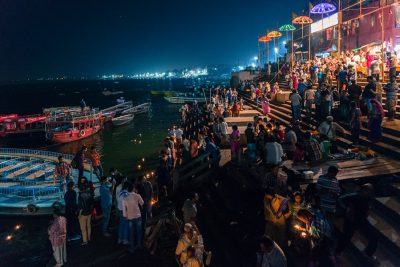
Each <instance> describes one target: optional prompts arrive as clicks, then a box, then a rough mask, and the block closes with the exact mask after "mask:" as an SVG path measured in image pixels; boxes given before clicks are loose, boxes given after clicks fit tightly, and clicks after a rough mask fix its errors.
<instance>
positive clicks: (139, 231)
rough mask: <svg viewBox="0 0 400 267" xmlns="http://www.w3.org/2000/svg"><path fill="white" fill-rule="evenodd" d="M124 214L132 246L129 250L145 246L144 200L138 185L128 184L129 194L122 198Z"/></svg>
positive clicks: (131, 251) (133, 250) (132, 250)
mask: <svg viewBox="0 0 400 267" xmlns="http://www.w3.org/2000/svg"><path fill="white" fill-rule="evenodd" d="M122 203H123V204H122V205H123V215H124V217H125V219H126V220H127V221H128V225H129V236H130V248H129V250H128V251H129V252H130V253H133V252H135V251H136V250H137V249H141V248H142V247H143V228H142V218H141V212H140V208H141V207H142V208H143V204H144V201H143V199H142V197H141V196H140V195H139V194H138V193H137V187H136V185H133V184H129V185H128V195H127V196H126V197H125V198H124V199H123V200H122Z"/></svg>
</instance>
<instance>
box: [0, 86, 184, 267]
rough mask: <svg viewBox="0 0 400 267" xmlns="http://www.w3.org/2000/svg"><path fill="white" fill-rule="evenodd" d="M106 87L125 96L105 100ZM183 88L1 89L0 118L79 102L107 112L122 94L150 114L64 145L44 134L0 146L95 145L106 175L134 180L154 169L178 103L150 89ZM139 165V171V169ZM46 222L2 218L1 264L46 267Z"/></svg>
mask: <svg viewBox="0 0 400 267" xmlns="http://www.w3.org/2000/svg"><path fill="white" fill-rule="evenodd" d="M105 88H107V89H109V90H114V91H123V92H124V93H123V94H121V95H114V96H104V95H103V94H102V91H103V90H104V89H105ZM184 89H185V84H184V81H183V80H151V81H149V80H147V81H146V80H121V81H75V82H66V81H56V82H35V83H30V84H13V85H3V86H0V94H1V97H0V114H10V113H18V114H35V113H40V112H41V111H42V108H45V107H56V106H72V105H73V106H78V105H79V102H80V100H81V99H82V98H83V99H85V101H86V104H87V105H88V106H91V107H99V108H106V107H109V106H113V105H115V104H116V99H117V98H118V97H120V96H123V97H124V98H125V99H126V100H132V101H133V103H134V105H137V104H141V103H144V102H151V111H150V112H149V113H148V114H141V115H138V116H136V117H135V118H134V121H133V122H132V123H131V124H129V125H126V126H121V127H113V126H112V125H105V127H104V130H102V131H101V132H100V133H98V134H97V135H94V136H92V137H89V138H86V139H84V140H81V141H77V142H73V143H69V144H65V145H53V144H50V143H48V142H46V141H45V138H44V134H43V135H38V136H35V137H34V138H23V139H21V138H18V139H5V140H4V139H3V140H0V147H18V148H30V149H44V150H51V151H57V152H63V153H71V154H72V153H75V152H76V151H77V150H78V149H79V148H80V147H81V146H82V144H86V145H89V146H90V145H96V146H97V148H98V149H99V151H100V153H101V155H102V162H103V167H104V170H105V174H108V169H109V168H110V167H112V166H113V167H116V168H117V169H118V170H120V171H121V172H122V173H123V174H125V175H127V176H128V177H131V178H133V177H135V176H137V175H138V174H139V173H140V172H142V173H143V172H144V171H146V172H150V171H152V170H153V169H154V164H155V163H156V162H157V160H156V159H157V153H158V151H159V150H160V149H161V142H162V140H163V138H164V137H165V136H166V135H167V133H168V129H169V128H170V126H171V125H172V124H175V123H177V122H178V121H179V113H178V109H179V105H174V104H169V103H168V102H166V101H165V100H164V99H163V97H161V96H152V95H151V93H150V90H178V91H180V90H184ZM143 158H144V159H145V163H143V162H142V159H143ZM139 163H140V165H141V166H142V169H141V171H138V169H137V166H138V164H139ZM150 163H151V164H150ZM150 165H151V166H150ZM48 221H49V218H33V219H32V218H23V217H22V218H18V217H13V218H10V217H0V222H1V223H0V266H3V264H4V266H6V265H8V266H26V265H29V266H44V265H45V264H46V262H47V261H48V259H49V257H50V255H49V253H50V251H51V249H50V247H49V242H48V237H47V233H46V229H47V226H48ZM17 224H21V225H22V228H21V230H19V231H14V230H13V228H14V227H15V225H17ZM10 233H13V234H14V238H13V240H11V241H6V240H5V238H6V236H7V235H8V234H10ZM21 248H23V250H21Z"/></svg>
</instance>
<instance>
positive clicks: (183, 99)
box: [164, 96, 207, 104]
mask: <svg viewBox="0 0 400 267" xmlns="http://www.w3.org/2000/svg"><path fill="white" fill-rule="evenodd" d="M164 99H165V100H167V101H168V102H169V103H172V104H185V103H193V102H194V101H197V103H205V102H206V101H207V100H206V99H205V98H204V97H187V96H165V97H164Z"/></svg>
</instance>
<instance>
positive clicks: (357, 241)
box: [335, 219, 399, 267]
mask: <svg viewBox="0 0 400 267" xmlns="http://www.w3.org/2000/svg"><path fill="white" fill-rule="evenodd" d="M335 227H336V229H337V231H338V232H339V233H340V234H342V233H343V219H336V220H335ZM367 244H368V240H367V238H366V237H365V234H364V233H360V231H356V232H355V233H354V235H353V237H352V239H351V243H350V245H349V246H348V247H347V248H346V249H345V251H349V252H350V253H352V254H353V255H354V256H355V257H356V258H357V259H358V261H359V262H360V264H359V265H356V266H363V267H367V266H368V267H372V266H377V265H375V264H374V263H373V262H372V261H370V260H369V259H368V258H367V257H366V256H365V254H364V253H363V251H364V250H365V248H366V247H367ZM374 256H375V257H376V258H377V260H378V262H379V265H378V266H385V267H386V266H387V267H395V266H398V265H397V264H398V262H399V258H398V256H397V255H393V253H391V251H390V250H388V249H387V248H386V246H385V244H383V243H380V242H378V247H377V250H376V252H375V254H374Z"/></svg>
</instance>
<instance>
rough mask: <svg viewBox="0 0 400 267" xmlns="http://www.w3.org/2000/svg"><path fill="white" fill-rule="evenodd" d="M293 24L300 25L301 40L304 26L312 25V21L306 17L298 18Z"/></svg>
mask: <svg viewBox="0 0 400 267" xmlns="http://www.w3.org/2000/svg"><path fill="white" fill-rule="evenodd" d="M292 23H293V24H301V38H303V36H304V25H305V24H311V23H313V20H312V19H311V18H310V17H307V16H300V17H297V18H295V19H294V20H293V21H292Z"/></svg>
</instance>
